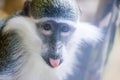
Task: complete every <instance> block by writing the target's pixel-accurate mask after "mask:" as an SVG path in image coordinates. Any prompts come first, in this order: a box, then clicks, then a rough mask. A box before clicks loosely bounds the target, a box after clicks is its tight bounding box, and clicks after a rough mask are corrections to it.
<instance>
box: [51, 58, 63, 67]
mask: <svg viewBox="0 0 120 80" xmlns="http://www.w3.org/2000/svg"><path fill="white" fill-rule="evenodd" d="M49 64H50V66H51V67H53V68H55V67H58V66H59V65H60V64H61V59H59V58H58V59H54V58H49Z"/></svg>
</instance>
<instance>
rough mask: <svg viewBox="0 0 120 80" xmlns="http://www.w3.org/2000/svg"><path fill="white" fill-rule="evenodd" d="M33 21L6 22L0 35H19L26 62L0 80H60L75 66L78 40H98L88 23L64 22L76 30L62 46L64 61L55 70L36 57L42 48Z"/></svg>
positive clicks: (17, 19)
mask: <svg viewBox="0 0 120 80" xmlns="http://www.w3.org/2000/svg"><path fill="white" fill-rule="evenodd" d="M35 22H36V21H34V20H32V19H29V18H25V17H15V18H13V19H11V20H9V21H8V22H7V24H6V26H5V28H4V30H3V32H9V31H16V32H17V33H18V34H19V36H21V38H22V40H23V45H24V47H25V49H26V50H27V51H28V53H26V54H24V56H25V60H24V61H26V62H25V64H24V65H23V67H22V69H20V70H21V71H19V73H17V74H15V75H12V76H7V77H6V76H1V77H0V80H63V79H65V78H66V77H67V74H72V73H73V71H72V68H73V67H74V66H75V64H76V63H77V61H76V60H75V59H76V58H75V51H76V49H77V47H78V46H77V44H80V40H82V39H83V40H86V41H90V42H91V41H98V39H99V37H101V35H100V34H99V32H98V31H99V30H98V29H97V28H95V27H94V26H92V25H90V24H86V23H78V22H77V23H76V24H74V23H72V22H68V21H66V22H67V23H70V24H71V25H73V26H74V27H75V28H76V31H75V33H74V34H73V35H71V36H72V39H71V41H70V42H69V45H67V47H64V55H63V58H64V62H63V63H62V64H61V65H60V66H59V67H57V68H51V67H49V66H48V65H47V64H46V63H45V61H44V60H43V59H42V57H41V55H40V54H41V51H42V49H45V48H46V47H45V45H44V44H42V41H41V39H40V37H39V36H38V34H37V31H36V26H35V24H34V23H35ZM59 22H62V21H59ZM63 22H64V21H63ZM66 49H67V51H66Z"/></svg>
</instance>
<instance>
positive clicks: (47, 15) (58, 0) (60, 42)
mask: <svg viewBox="0 0 120 80" xmlns="http://www.w3.org/2000/svg"><path fill="white" fill-rule="evenodd" d="M23 10H24V11H23V13H24V14H25V13H27V14H25V15H27V16H32V18H33V19H34V20H36V23H35V24H36V27H37V28H38V29H37V32H38V34H39V36H40V38H41V39H42V41H43V43H44V45H46V49H45V50H46V51H44V49H43V53H42V57H43V59H44V60H45V62H46V63H47V64H49V65H50V66H52V67H57V66H59V65H60V64H61V63H62V62H64V57H63V55H64V54H65V53H66V51H65V50H66V48H67V47H66V46H68V43H69V41H70V39H71V36H72V34H73V33H74V31H75V27H74V25H73V24H74V23H76V22H77V21H78V20H79V9H78V7H77V6H76V5H75V1H74V0H33V1H32V2H29V1H28V2H26V3H25V7H24V9H23ZM26 10H28V11H27V12H26ZM28 12H29V13H28ZM71 47H72V46H71ZM67 54H68V55H69V53H67Z"/></svg>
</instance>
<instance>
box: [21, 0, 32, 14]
mask: <svg viewBox="0 0 120 80" xmlns="http://www.w3.org/2000/svg"><path fill="white" fill-rule="evenodd" d="M21 15H23V16H31V1H26V2H25V3H24V6H23V9H22V12H21Z"/></svg>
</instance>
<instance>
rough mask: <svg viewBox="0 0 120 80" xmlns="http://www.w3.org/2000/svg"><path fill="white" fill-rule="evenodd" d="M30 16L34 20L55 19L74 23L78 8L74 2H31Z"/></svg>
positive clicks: (36, 0)
mask: <svg viewBox="0 0 120 80" xmlns="http://www.w3.org/2000/svg"><path fill="white" fill-rule="evenodd" d="M31 15H32V16H33V17H34V18H35V19H39V18H42V17H55V18H64V19H69V20H73V21H75V20H77V19H78V18H79V8H78V7H77V5H75V0H33V1H32V2H31Z"/></svg>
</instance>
